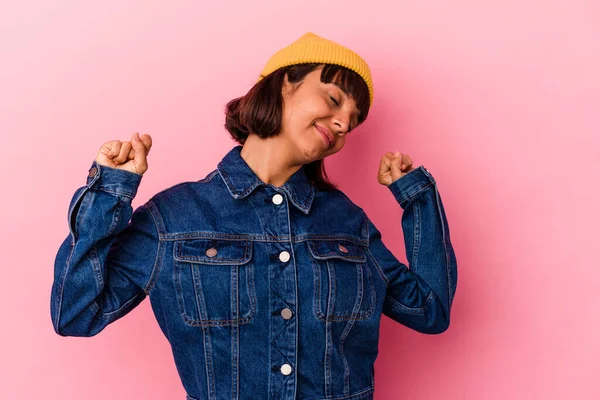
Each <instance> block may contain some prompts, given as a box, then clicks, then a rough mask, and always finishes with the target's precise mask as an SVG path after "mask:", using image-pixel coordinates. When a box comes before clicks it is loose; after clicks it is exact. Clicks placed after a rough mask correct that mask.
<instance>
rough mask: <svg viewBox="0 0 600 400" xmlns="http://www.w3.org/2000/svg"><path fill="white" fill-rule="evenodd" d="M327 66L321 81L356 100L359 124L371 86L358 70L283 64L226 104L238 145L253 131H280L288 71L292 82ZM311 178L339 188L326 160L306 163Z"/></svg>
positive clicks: (366, 109)
mask: <svg viewBox="0 0 600 400" xmlns="http://www.w3.org/2000/svg"><path fill="white" fill-rule="evenodd" d="M321 65H324V68H323V70H322V71H321V82H323V83H335V84H337V85H338V86H339V87H340V88H341V89H342V90H343V91H344V92H346V94H347V95H348V96H350V97H351V98H353V99H354V101H355V102H356V107H357V108H358V109H359V110H360V114H359V115H358V124H361V123H362V122H363V121H364V120H365V119H366V118H367V115H368V114H369V106H370V103H369V88H368V87H367V84H366V83H365V81H364V80H363V79H362V78H361V77H360V75H358V74H357V73H356V72H354V71H352V70H350V69H348V68H345V67H342V66H340V65H334V64H323V63H303V64H295V65H290V66H286V67H281V68H279V69H277V70H275V71H273V72H272V73H270V74H269V75H267V76H263V78H262V79H261V80H260V81H258V82H257V83H256V84H255V85H254V86H253V87H252V88H251V89H250V90H249V91H248V93H246V95H245V96H242V97H238V98H235V99H233V100H231V101H229V102H228V103H227V106H226V107H225V128H227V130H228V131H229V133H230V134H231V137H232V138H233V139H234V140H235V141H236V142H238V143H239V144H242V145H243V144H244V142H245V141H246V138H247V137H248V135H249V134H250V132H252V133H255V134H257V135H258V136H259V137H261V138H263V139H264V138H268V137H271V136H276V135H278V134H279V132H280V131H281V119H282V113H283V96H282V94H281V90H282V88H283V82H284V77H285V74H286V73H287V74H288V80H289V82H290V83H297V82H301V81H302V80H303V79H304V77H305V76H306V75H307V74H308V73H310V72H311V71H313V70H315V69H316V68H317V67H319V66H321ZM304 168H305V171H306V175H307V177H308V179H309V181H310V182H311V183H312V184H313V185H314V186H315V187H316V188H317V189H319V190H324V191H327V190H333V189H337V185H336V184H335V183H333V182H331V181H329V179H328V178H327V173H326V172H325V166H324V165H323V160H322V159H321V160H317V161H313V162H310V163H308V164H306V165H305V166H304Z"/></svg>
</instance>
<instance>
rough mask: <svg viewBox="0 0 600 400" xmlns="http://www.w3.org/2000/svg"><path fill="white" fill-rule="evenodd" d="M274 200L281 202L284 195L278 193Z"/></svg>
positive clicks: (277, 202) (276, 202)
mask: <svg viewBox="0 0 600 400" xmlns="http://www.w3.org/2000/svg"><path fill="white" fill-rule="evenodd" d="M272 200H273V203H274V204H281V202H282V201H283V196H282V195H280V194H279V193H277V194H276V195H275V196H273V198H272Z"/></svg>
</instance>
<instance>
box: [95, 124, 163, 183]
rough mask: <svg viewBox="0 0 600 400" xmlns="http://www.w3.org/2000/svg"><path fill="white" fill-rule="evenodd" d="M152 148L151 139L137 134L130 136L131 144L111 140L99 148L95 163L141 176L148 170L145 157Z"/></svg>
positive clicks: (145, 135) (148, 136)
mask: <svg viewBox="0 0 600 400" xmlns="http://www.w3.org/2000/svg"><path fill="white" fill-rule="evenodd" d="M150 147H152V138H151V137H150V135H147V134H144V135H143V136H142V137H141V138H140V135H139V133H137V132H135V133H134V134H133V135H131V142H121V141H120V140H112V141H110V142H106V143H104V144H103V145H102V147H100V151H99V152H98V155H97V156H96V162H97V163H98V164H100V165H105V166H108V167H112V168H117V169H122V170H125V171H129V172H133V173H135V174H139V175H143V174H144V172H146V170H147V169H148V162H147V160H146V156H147V155H148V153H149V152H150Z"/></svg>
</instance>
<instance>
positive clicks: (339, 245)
mask: <svg viewBox="0 0 600 400" xmlns="http://www.w3.org/2000/svg"><path fill="white" fill-rule="evenodd" d="M338 249H340V251H341V252H342V253H347V252H348V249H347V248H345V247H344V246H342V245H341V244H338Z"/></svg>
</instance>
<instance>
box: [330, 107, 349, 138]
mask: <svg viewBox="0 0 600 400" xmlns="http://www.w3.org/2000/svg"><path fill="white" fill-rule="evenodd" d="M333 123H334V125H335V126H336V127H338V128H339V129H336V132H335V133H336V134H338V133H346V132H348V130H349V129H350V115H346V114H344V113H342V112H339V113H337V114H336V115H335V117H334V118H333Z"/></svg>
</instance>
